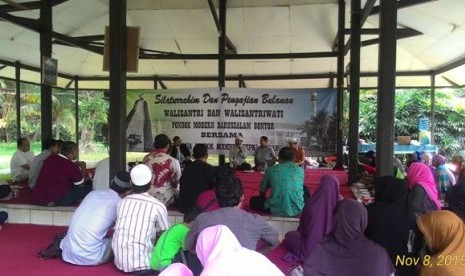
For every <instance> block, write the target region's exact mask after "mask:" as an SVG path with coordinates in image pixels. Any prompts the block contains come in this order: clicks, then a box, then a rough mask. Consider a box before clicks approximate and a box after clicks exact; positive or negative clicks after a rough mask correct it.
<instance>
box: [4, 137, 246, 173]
mask: <svg viewBox="0 0 465 276" xmlns="http://www.w3.org/2000/svg"><path fill="white" fill-rule="evenodd" d="M16 149H17V148H16V143H0V180H6V179H10V159H11V156H13V154H14V153H15V151H16ZM40 149H41V145H40V143H39V142H35V143H31V150H32V151H33V152H34V153H35V154H36V155H37V154H39V153H40V152H41V150H40ZM95 149H96V150H95V151H92V152H83V153H80V155H79V159H80V160H82V161H85V162H86V163H87V167H89V168H91V167H95V164H96V163H97V162H98V161H100V160H102V159H104V158H106V157H108V150H107V148H106V147H105V146H104V145H103V144H95ZM145 155H147V153H146V152H126V161H127V162H136V161H142V159H144V156H145ZM226 161H227V160H226ZM247 162H248V163H249V164H253V156H252V155H249V156H248V158H247ZM208 163H209V164H211V165H213V166H217V165H218V164H219V156H218V154H209V155H208Z"/></svg>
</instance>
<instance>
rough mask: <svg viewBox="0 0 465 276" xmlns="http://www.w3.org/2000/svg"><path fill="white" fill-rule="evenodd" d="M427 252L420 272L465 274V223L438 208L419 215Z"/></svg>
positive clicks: (425, 274)
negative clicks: (464, 260)
mask: <svg viewBox="0 0 465 276" xmlns="http://www.w3.org/2000/svg"><path fill="white" fill-rule="evenodd" d="M417 225H418V228H420V231H421V232H422V233H423V236H424V238H425V244H426V246H427V249H428V253H430V254H428V255H426V257H424V258H422V259H421V260H422V261H420V265H421V267H420V274H419V275H420V276H436V275H447V276H449V275H450V276H455V275H457V276H458V275H460V276H462V275H465V266H464V263H463V259H464V257H463V256H465V227H464V224H463V221H462V220H461V219H460V218H459V217H458V216H457V215H455V214H454V213H452V212H450V211H446V210H439V211H434V212H430V213H428V214H424V215H422V216H421V217H419V218H418V219H417Z"/></svg>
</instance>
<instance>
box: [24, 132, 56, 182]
mask: <svg viewBox="0 0 465 276" xmlns="http://www.w3.org/2000/svg"><path fill="white" fill-rule="evenodd" d="M54 154H58V142H57V141H56V140H55V139H46V140H44V141H43V142H42V152H41V153H39V154H38V155H36V156H35V157H34V159H32V162H31V168H30V170H29V180H28V181H27V184H28V185H29V187H31V189H34V186H35V185H36V182H37V178H38V177H39V174H40V170H41V169H42V166H43V164H44V161H45V159H47V158H48V157H49V156H50V155H54Z"/></svg>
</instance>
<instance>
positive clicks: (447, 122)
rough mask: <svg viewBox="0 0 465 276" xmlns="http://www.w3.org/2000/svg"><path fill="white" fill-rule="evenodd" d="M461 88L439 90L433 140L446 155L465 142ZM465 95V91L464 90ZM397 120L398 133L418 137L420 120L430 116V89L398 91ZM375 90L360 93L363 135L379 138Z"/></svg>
mask: <svg viewBox="0 0 465 276" xmlns="http://www.w3.org/2000/svg"><path fill="white" fill-rule="evenodd" d="M459 93H462V92H461V91H458V92H457V93H453V92H451V91H441V90H439V91H436V93H435V113H434V116H435V122H434V123H435V125H434V129H435V133H434V141H435V144H436V145H438V146H439V147H440V148H441V149H443V150H445V151H446V153H447V154H449V155H450V154H454V153H456V152H457V151H459V150H461V149H463V148H464V145H465V108H463V107H462V106H460V105H458V104H457V102H458V99H459V98H458V97H457V95H460V94H459ZM462 94H463V93H462ZM395 101H396V102H395V103H396V107H395V108H396V109H395V113H394V116H395V119H394V129H395V133H394V135H395V136H398V135H410V136H411V137H412V138H413V139H418V133H419V130H418V120H419V119H420V118H423V117H427V118H430V116H431V99H430V91H429V90H427V89H409V90H397V91H396V100H395ZM376 111H377V102H376V93H375V91H363V93H361V96H360V127H359V130H360V131H359V132H360V137H362V138H364V139H366V140H369V141H373V142H375V141H376V124H377V122H376V117H377V116H376Z"/></svg>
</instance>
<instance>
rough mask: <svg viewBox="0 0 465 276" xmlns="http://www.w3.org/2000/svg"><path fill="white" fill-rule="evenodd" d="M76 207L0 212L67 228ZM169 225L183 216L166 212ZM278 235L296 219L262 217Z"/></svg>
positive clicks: (14, 207) (1, 207)
mask: <svg viewBox="0 0 465 276" xmlns="http://www.w3.org/2000/svg"><path fill="white" fill-rule="evenodd" d="M75 209H76V207H42V206H35V205H24V204H4V203H0V211H6V212H8V215H9V218H8V222H10V223H30V224H38V225H55V226H67V225H69V222H70V221H71V217H72V215H73V212H74V210H75ZM168 215H169V216H168V220H169V222H170V224H174V223H178V222H182V220H183V214H181V213H179V212H177V211H168ZM264 218H265V219H266V220H267V221H268V222H269V223H270V224H271V225H272V226H273V227H275V228H276V230H278V232H279V234H280V235H284V234H285V233H286V232H288V231H291V230H295V229H297V226H298V225H299V219H298V218H283V217H275V216H265V217H264Z"/></svg>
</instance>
